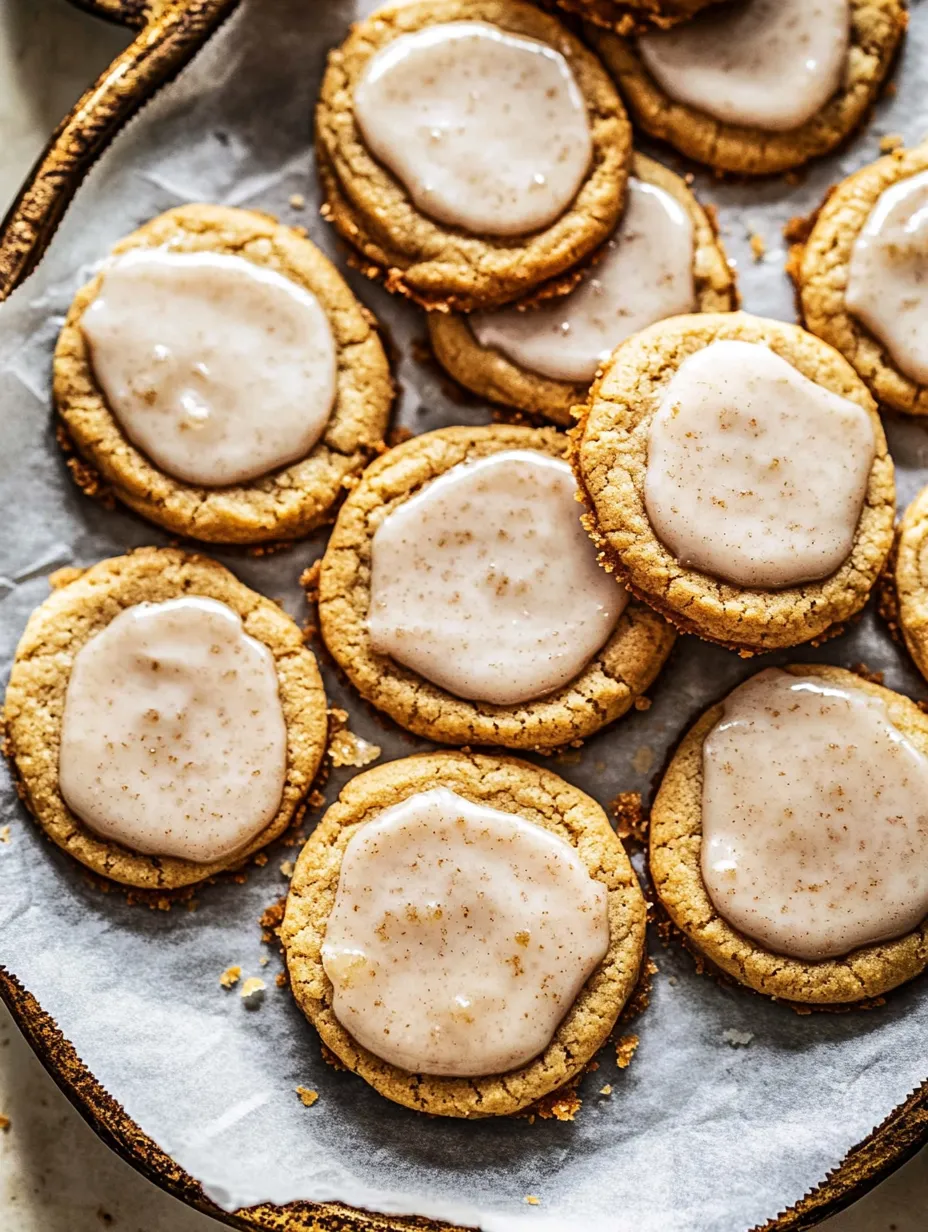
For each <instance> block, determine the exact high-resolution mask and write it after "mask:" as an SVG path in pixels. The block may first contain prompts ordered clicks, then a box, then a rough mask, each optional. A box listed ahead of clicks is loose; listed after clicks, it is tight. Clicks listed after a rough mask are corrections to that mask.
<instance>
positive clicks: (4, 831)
mask: <svg viewBox="0 0 928 1232" xmlns="http://www.w3.org/2000/svg"><path fill="white" fill-rule="evenodd" d="M9 841H10V827H9V826H0V843H8V842H9Z"/></svg>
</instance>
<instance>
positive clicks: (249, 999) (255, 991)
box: [238, 975, 267, 1010]
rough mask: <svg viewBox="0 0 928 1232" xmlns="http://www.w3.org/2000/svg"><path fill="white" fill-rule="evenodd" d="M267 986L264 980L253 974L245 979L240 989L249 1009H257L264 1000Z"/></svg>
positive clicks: (240, 994) (240, 993)
mask: <svg viewBox="0 0 928 1232" xmlns="http://www.w3.org/2000/svg"><path fill="white" fill-rule="evenodd" d="M266 988H267V984H265V982H264V980H262V979H259V978H258V976H256V975H252V976H249V978H248V979H247V980H246V981H245V983H244V984H243V985H242V987H241V990H240V991H239V994H238V995H239V996H240V997H241V998H242V1000H243V1001H244V1002H245V1006H246V1008H247V1009H250V1010H256V1009H257V1008H258V1006H259V1005H260V1004H261V1002H262V1001H263V1000H264V990H265V989H266Z"/></svg>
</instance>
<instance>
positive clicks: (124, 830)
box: [4, 548, 328, 890]
mask: <svg viewBox="0 0 928 1232" xmlns="http://www.w3.org/2000/svg"><path fill="white" fill-rule="evenodd" d="M62 575H63V576H61V577H59V578H58V579H57V581H56V579H55V578H54V577H53V579H52V584H53V586H55V590H54V591H53V593H52V594H51V595H50V597H49V598H48V599H46V600H45V602H44V603H43V604H42V605H41V607H39V608H38V609H37V610H36V611H35V612H33V614H32V616H31V617H30V620H29V623H28V625H27V626H26V630H25V632H24V634H23V636H22V639H21V641H20V643H19V647H18V649H17V651H16V658H15V661H14V663H13V670H12V673H11V675H10V683H9V686H8V688H7V693H6V706H5V713H4V718H5V723H6V736H7V739H6V746H5V751H6V752H7V755H8V756H9V758H10V762H11V765H12V768H13V771H14V773H15V775H16V778H17V781H18V783H19V787H20V795H21V796H22V798H23V800H24V801H25V803H26V805H27V806H28V808H29V810H30V812H31V813H32V814H33V816H34V817H35V819H36V821H37V822H38V823H39V825H40V826H41V828H42V829H43V830H44V831H45V833H46V835H47V836H48V837H49V838H50V839H51V840H52V841H53V842H55V843H57V844H58V846H59V847H61V848H63V849H64V850H65V851H67V852H68V853H69V854H70V855H72V856H74V858H75V859H77V860H80V861H81V863H82V864H85V865H87V867H88V868H90V869H92V870H93V871H94V872H96V873H101V874H103V875H104V876H106V877H111V878H112V879H113V880H114V881H119V882H122V883H123V884H124V885H129V886H137V887H140V888H143V889H157V890H170V889H176V888H178V887H180V886H185V885H190V884H192V883H194V882H197V881H202V880H204V879H205V878H207V877H210V876H212V875H213V874H215V873H218V872H220V871H222V870H223V869H227V868H236V867H238V866H239V865H240V864H242V862H243V861H244V860H245V859H246V858H247V857H248V856H250V855H251V854H253V853H254V852H256V851H258V850H259V848H261V847H264V846H265V845H266V844H267V843H269V842H271V841H272V840H273V839H275V838H277V837H278V836H279V835H280V834H282V833H283V832H284V830H286V828H287V827H288V826H289V825H290V823H291V822H292V821H293V820H294V818H295V817H296V816H297V815H298V814H299V812H300V811H301V804H302V800H303V797H304V796H305V795H306V793H307V791H308V790H309V787H310V784H311V783H312V781H313V778H314V776H315V774H316V771H317V769H318V768H319V763H320V761H321V759H322V754H323V752H324V750H325V745H326V732H327V721H328V720H327V709H326V699H325V692H324V690H323V686H322V680H321V678H320V675H319V670H318V668H317V666H316V660H315V659H314V657H313V655H312V653H311V652H310V651H309V650H307V648H306V647H305V646H304V645H303V640H302V635H301V633H300V630H299V629H298V628H297V626H296V625H295V624H294V622H293V621H292V620H291V619H290V617H289V616H287V615H286V614H285V613H284V612H283V611H281V609H280V608H279V607H278V606H277V605H276V604H275V603H272V602H271V601H270V600H269V599H265V598H263V597H262V596H261V595H258V594H255V592H254V591H252V590H249V589H248V587H247V586H243V585H242V583H241V582H239V581H237V580H236V579H235V578H234V577H233V576H232V574H231V573H229V572H228V570H226V569H224V568H223V567H222V566H221V565H218V564H216V563H215V561H212V560H209V559H207V558H206V557H204V556H190V555H187V554H185V553H184V552H180V551H178V550H176V549H173V548H140V549H139V550H138V551H136V552H133V553H131V554H130V555H129V556H117V557H115V558H114V559H112V560H105V561H102V562H101V563H100V564H98V565H94V566H93V567H92V568H90V569H87V570H85V571H84V572H83V573H80V572H79V571H78V570H66V571H65V570H63V571H62Z"/></svg>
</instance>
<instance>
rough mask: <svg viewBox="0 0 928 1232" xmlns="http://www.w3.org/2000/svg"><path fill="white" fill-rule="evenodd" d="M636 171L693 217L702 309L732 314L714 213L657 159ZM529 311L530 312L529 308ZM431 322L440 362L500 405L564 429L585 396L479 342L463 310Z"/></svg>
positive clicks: (638, 164)
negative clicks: (540, 418) (707, 210)
mask: <svg viewBox="0 0 928 1232" xmlns="http://www.w3.org/2000/svg"><path fill="white" fill-rule="evenodd" d="M632 175H634V176H635V177H636V178H637V179H639V180H641V181H643V182H644V183H645V184H653V185H656V186H657V187H658V188H661V189H663V190H664V191H665V192H667V193H669V194H670V195H671V196H672V197H674V199H675V200H676V201H678V202H679V204H680V205H682V206H683V208H684V209H685V210H686V212H687V214H688V215H689V217H690V220H691V222H692V224H693V273H694V281H695V292H696V306H697V309H698V311H700V312H728V311H730V310H732V309H734V308H737V306H738V292H737V288H736V285H735V275H734V273H733V271H732V269H731V267H730V266H729V264H728V258H727V257H726V255H725V250H724V248H723V247H722V242H721V240H720V239H719V236H718V232H717V230H716V227H715V223H714V219H713V217H712V215H711V214H709V213H707V212H706V210H705V209H703V207H702V206H701V205H700V204H699V202H698V201H697V199H696V197H695V195H694V194H693V192H692V191H691V190H690V188H689V187H688V186H687V184H686V183H685V181H684V180H682V179H681V178H680V176H678V175H675V174H674V173H673V172H672V171H670V170H669V169H668V168H667V167H664V166H662V165H661V164H660V163H657V162H655V161H654V160H653V159H651V158H646V157H645V156H644V155H643V154H636V155H635V157H634V160H633V162H632ZM619 225H620V227H621V223H620V224H619ZM595 269H596V267H595V264H594V265H593V266H592V268H591V271H590V276H591V277H595ZM526 311H528V312H531V308H528V309H526ZM428 325H429V339H430V341H431V344H432V349H433V350H434V352H435V356H436V358H437V359H438V362H439V363H440V364H441V365H442V367H443V368H445V370H446V371H447V372H449V373H450V375H451V376H453V377H454V378H455V380H457V381H459V382H460V383H461V384H462V385H463V386H464V387H465V388H466V389H469V390H471V391H472V392H473V393H475V394H479V395H480V397H482V398H487V399H489V401H491V402H496V403H499V404H500V405H501V406H509V407H513V408H514V409H516V410H519V411H525V412H526V413H527V414H530V415H540V416H543V417H544V418H545V419H550V420H551V421H552V422H553V423H556V424H559V425H562V426H565V427H566V426H568V425H569V424H570V423H572V422H573V421H572V419H571V414H570V412H571V408H572V407H573V406H575V405H576V404H577V403H578V402H582V401H583V399H584V398H585V397H586V395H587V391H588V389H589V386H588V385H587V384H577V383H574V382H571V381H561V380H554V379H552V378H550V377H546V376H543V375H542V374H541V373H538V372H532V371H531V370H530V369H528V368H523V367H521V366H520V365H519V364H517V363H516V362H515V360H512V359H509V358H508V357H507V356H506V355H504V354H503V353H502V351H499V350H496V349H494V348H492V347H484V346H481V345H480V343H479V342H478V341H477V339H476V337H475V336H474V333H473V330H472V329H471V328H470V325H469V323H468V320H467V317H466V316H464V315H463V314H461V313H438V312H432V313H429V317H428Z"/></svg>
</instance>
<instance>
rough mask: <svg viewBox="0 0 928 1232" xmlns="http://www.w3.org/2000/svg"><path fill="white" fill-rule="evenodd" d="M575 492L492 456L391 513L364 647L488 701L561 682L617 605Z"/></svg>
mask: <svg viewBox="0 0 928 1232" xmlns="http://www.w3.org/2000/svg"><path fill="white" fill-rule="evenodd" d="M575 492H576V483H575V481H574V478H573V475H572V474H571V470H570V467H569V466H568V465H567V463H566V462H562V461H560V460H559V459H556V458H549V457H547V456H546V455H545V454H541V453H535V452H533V451H530V450H505V451H503V452H501V453H495V454H491V455H490V456H489V457H486V458H480V459H478V460H476V461H473V462H465V463H461V464H460V465H458V466H455V467H453V468H452V469H451V470H449V471H447V472H446V473H445V474H443V475H441V476H439V478H437V479H435V480H434V481H433V482H432V483H430V484H428V485H427V486H426V487H425V488H424V489H423V490H422V491H421V492H418V493H417V494H416V495H415V496H413V497H411V498H410V499H409V500H407V501H405V502H404V503H403V504H401V505H399V506H398V507H397V508H396V509H394V510H393V511H392V512H391V513H390V514H389V515H388V516H387V517H386V518H385V519H384V521H383V523H382V524H381V525H380V526H379V527H378V529H377V531H376V533H375V535H374V539H373V544H372V559H371V605H370V616H369V627H370V635H371V641H372V643H373V646H374V649H375V650H376V651H378V652H379V653H380V654H386V655H390V656H391V658H393V659H395V660H396V661H397V662H398V663H402V664H404V665H405V666H406V667H410V668H412V670H413V671H415V672H418V673H419V675H421V676H425V677H426V679H427V680H431V681H432V682H433V683H434V684H437V685H439V686H440V687H441V688H443V689H447V690H448V691H449V692H450V693H454V694H456V695H457V696H458V697H466V698H471V699H473V700H476V701H482V702H490V703H494V704H497V705H512V704H514V703H517V702H522V701H529V700H531V699H533V698H536V697H542V696H543V695H544V694H546V693H550V692H551V691H552V690H554V689H557V688H560V687H561V686H562V685H565V684H567V682H568V681H570V680H572V679H573V678H574V677H575V676H576V675H577V673H578V672H580V671H581V670H582V669H583V668H584V667H585V666H586V664H587V663H588V662H589V661H590V659H592V658H593V656H594V655H595V654H596V652H597V651H598V650H599V649H600V647H601V646H602V645H603V643H604V642H605V641H606V640H607V638H608V637H609V636H610V634H611V633H612V631H613V629H614V628H615V625H616V621H617V620H618V619H619V616H620V615H621V613H622V611H623V610H624V608H625V605H626V603H627V602H628V595H627V594H626V592H625V591H624V590H622V588H621V587H620V586H618V585H617V584H616V582H615V581H614V580H613V578H612V577H610V575H609V574H607V573H605V572H604V571H603V570H602V569H600V568H599V566H598V565H597V563H596V551H595V549H594V547H593V545H592V543H591V542H590V540H589V538H588V537H587V535H586V533H585V532H584V530H583V527H582V526H581V524H580V513H581V510H580V506H579V505H578V504H577V501H576V499H575Z"/></svg>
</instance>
